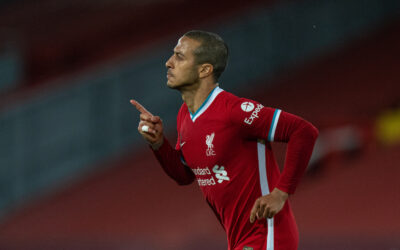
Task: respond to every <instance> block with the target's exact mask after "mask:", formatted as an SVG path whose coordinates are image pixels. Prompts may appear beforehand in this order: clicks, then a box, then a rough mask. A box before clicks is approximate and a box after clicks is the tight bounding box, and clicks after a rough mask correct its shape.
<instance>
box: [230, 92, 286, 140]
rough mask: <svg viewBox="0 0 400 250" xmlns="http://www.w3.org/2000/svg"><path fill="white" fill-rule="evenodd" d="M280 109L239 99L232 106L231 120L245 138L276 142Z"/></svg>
mask: <svg viewBox="0 0 400 250" xmlns="http://www.w3.org/2000/svg"><path fill="white" fill-rule="evenodd" d="M280 114H281V110H280V109H276V108H270V107H265V106H264V105H262V104H261V103H259V102H256V101H253V100H250V99H246V98H237V99H236V100H235V101H234V102H233V103H232V106H231V113H230V120H231V122H232V123H233V125H234V126H238V130H239V133H240V134H241V135H242V136H243V137H247V138H254V139H264V140H267V141H271V142H272V141H274V137H275V131H276V127H277V125H278V121H279V117H280Z"/></svg>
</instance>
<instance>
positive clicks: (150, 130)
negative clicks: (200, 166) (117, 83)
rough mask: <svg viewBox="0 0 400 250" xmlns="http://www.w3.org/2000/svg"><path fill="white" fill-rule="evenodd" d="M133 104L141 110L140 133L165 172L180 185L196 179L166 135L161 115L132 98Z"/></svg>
mask: <svg viewBox="0 0 400 250" xmlns="http://www.w3.org/2000/svg"><path fill="white" fill-rule="evenodd" d="M131 104H132V105H133V106H135V107H136V109H137V110H138V111H139V112H140V122H139V126H138V131H139V133H140V134H141V135H142V136H143V138H144V139H145V140H146V141H147V142H148V143H149V145H150V147H151V149H152V150H153V153H154V155H155V156H156V158H157V160H158V162H159V163H160V164H161V167H162V168H163V169H164V171H165V173H166V174H167V175H168V176H169V177H171V178H172V179H174V180H175V181H176V182H177V183H178V184H179V185H187V184H190V183H192V182H193V181H194V179H195V176H194V174H193V172H192V171H191V170H190V169H189V168H188V167H187V166H185V165H183V163H182V161H181V155H180V152H179V151H178V150H175V149H174V148H172V146H171V144H170V143H169V142H168V140H167V139H166V138H165V137H164V133H163V123H162V120H161V118H160V117H159V116H154V115H153V114H151V113H150V112H149V111H148V110H147V109H146V108H144V107H143V106H142V105H141V104H140V103H139V102H137V101H135V100H131Z"/></svg>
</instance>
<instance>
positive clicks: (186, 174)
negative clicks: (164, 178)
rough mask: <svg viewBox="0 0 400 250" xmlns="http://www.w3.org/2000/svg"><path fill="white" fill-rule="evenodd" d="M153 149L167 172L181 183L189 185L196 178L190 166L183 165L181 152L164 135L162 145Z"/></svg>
mask: <svg viewBox="0 0 400 250" xmlns="http://www.w3.org/2000/svg"><path fill="white" fill-rule="evenodd" d="M152 151H153V153H154V155H155V156H156V158H157V160H158V162H159V163H160V165H161V167H162V168H163V170H164V171H165V173H166V174H167V175H168V176H169V177H171V178H172V179H174V180H175V181H176V182H177V183H178V184H179V185H188V184H190V183H192V182H193V181H194V179H195V175H194V174H193V172H192V171H191V170H190V169H189V167H187V166H185V165H183V163H182V161H181V158H180V154H179V152H178V151H177V150H175V149H174V148H173V147H172V146H171V144H170V143H169V142H168V140H167V139H166V138H165V137H164V141H163V143H162V145H161V146H160V147H159V148H158V149H157V150H155V149H153V148H152Z"/></svg>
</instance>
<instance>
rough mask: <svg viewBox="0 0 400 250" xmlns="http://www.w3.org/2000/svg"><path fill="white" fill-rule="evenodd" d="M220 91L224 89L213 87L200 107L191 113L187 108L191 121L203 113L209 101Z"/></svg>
mask: <svg viewBox="0 0 400 250" xmlns="http://www.w3.org/2000/svg"><path fill="white" fill-rule="evenodd" d="M222 91H224V90H223V89H221V88H220V87H218V86H217V87H215V88H214V89H213V91H211V93H210V94H209V95H208V97H207V99H206V100H205V101H204V102H203V104H202V105H201V106H200V108H199V109H198V110H197V111H196V112H195V113H194V114H192V113H191V112H190V110H189V113H190V118H191V119H192V121H193V122H195V121H196V119H197V118H199V116H201V114H203V113H204V112H205V111H206V110H207V108H208V107H209V106H210V105H211V103H213V101H214V100H215V98H216V97H217V96H218V95H219V93H221V92H222Z"/></svg>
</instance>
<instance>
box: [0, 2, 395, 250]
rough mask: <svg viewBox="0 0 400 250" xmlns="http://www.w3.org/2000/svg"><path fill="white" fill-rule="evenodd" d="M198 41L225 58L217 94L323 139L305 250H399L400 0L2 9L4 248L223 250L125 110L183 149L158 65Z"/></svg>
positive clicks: (173, 96)
mask: <svg viewBox="0 0 400 250" xmlns="http://www.w3.org/2000/svg"><path fill="white" fill-rule="evenodd" d="M191 29H205V30H210V31H213V32H217V33H219V34H220V35H221V36H222V37H223V38H224V39H225V40H226V42H227V43H228V45H229V46H230V50H231V58H230V62H229V65H228V68H227V70H226V72H225V74H224V75H223V77H222V79H221V80H220V84H221V87H222V88H224V89H226V90H229V91H231V92H233V93H235V94H237V95H240V96H246V97H249V98H252V99H255V100H258V101H260V102H262V103H264V104H265V105H267V106H273V107H280V108H281V109H283V110H286V111H288V112H292V113H295V114H299V115H301V116H303V117H305V118H306V119H308V120H309V121H311V122H312V123H314V124H315V125H317V127H318V128H319V129H320V132H321V136H320V138H319V140H318V142H317V145H316V148H315V151H314V154H313V158H312V162H311V163H310V167H309V169H308V171H307V173H306V175H305V177H304V179H303V181H302V183H301V185H300V186H299V188H298V190H297V193H296V194H295V195H294V196H293V197H291V200H292V201H293V202H292V203H293V207H294V212H295V215H296V218H297V222H298V226H299V230H300V249H391V250H394V249H400V182H399V177H400V131H399V130H400V68H399V67H400V1H398V0H351V1H347V0H297V1H294V0H293V1H288V0H275V1H268V0H265V1H259V0H248V1H245V2H244V1H239V0H230V1H211V0H203V1H183V0H176V1H174V0H151V1H149V0H132V1H126V0H113V1H106V0H102V1H100V0H98V1H89V0H82V1H67V0H36V1H29V0H1V1H0V249H18V250H19V249H21V250H22V249H35V250H39V249H40V250H48V249H72V250H75V249H117V250H119V249H154V250H159V249H167V250H168V249H178V250H183V249H191V250H200V249H209V250H213V249H215V250H219V249H226V239H225V234H224V232H223V230H222V228H221V226H220V225H219V224H218V223H217V220H216V219H215V218H214V215H213V214H212V212H211V210H210V209H209V208H208V207H207V205H206V203H205V202H204V200H203V197H202V195H201V193H200V191H199V188H198V187H197V186H196V185H195V184H193V185H191V186H187V187H179V186H177V185H176V184H175V183H174V182H173V181H172V180H170V179H169V178H168V177H167V176H166V175H165V174H164V173H163V172H162V170H161V169H160V167H159V166H158V164H157V162H156V160H155V159H154V158H153V156H152V154H151V152H150V150H149V149H148V148H147V146H146V144H145V142H144V141H143V140H142V139H141V137H140V135H139V134H138V133H137V129H136V128H137V123H138V113H137V111H136V110H135V109H134V108H133V107H132V106H131V105H130V103H129V99H131V98H135V99H137V100H138V101H140V102H141V103H142V104H143V105H144V106H146V107H147V108H148V109H149V110H151V111H152V112H153V113H156V114H158V115H160V116H161V117H163V119H164V123H165V124H166V130H167V137H169V138H170V139H171V140H172V141H173V140H175V124H176V121H175V119H176V113H177V111H178V109H179V106H180V105H181V98H180V96H179V94H178V93H175V92H174V91H171V90H169V89H168V88H167V87H166V85H165V82H166V77H165V76H166V70H165V66H164V63H165V61H166V60H167V58H168V57H169V55H170V54H171V51H172V48H173V47H174V45H175V43H176V41H177V39H178V38H179V37H180V35H181V34H183V33H184V32H186V31H188V30H191ZM274 148H275V149H276V152H277V155H278V158H279V160H280V162H281V163H282V161H283V157H284V149H285V147H284V145H274Z"/></svg>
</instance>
